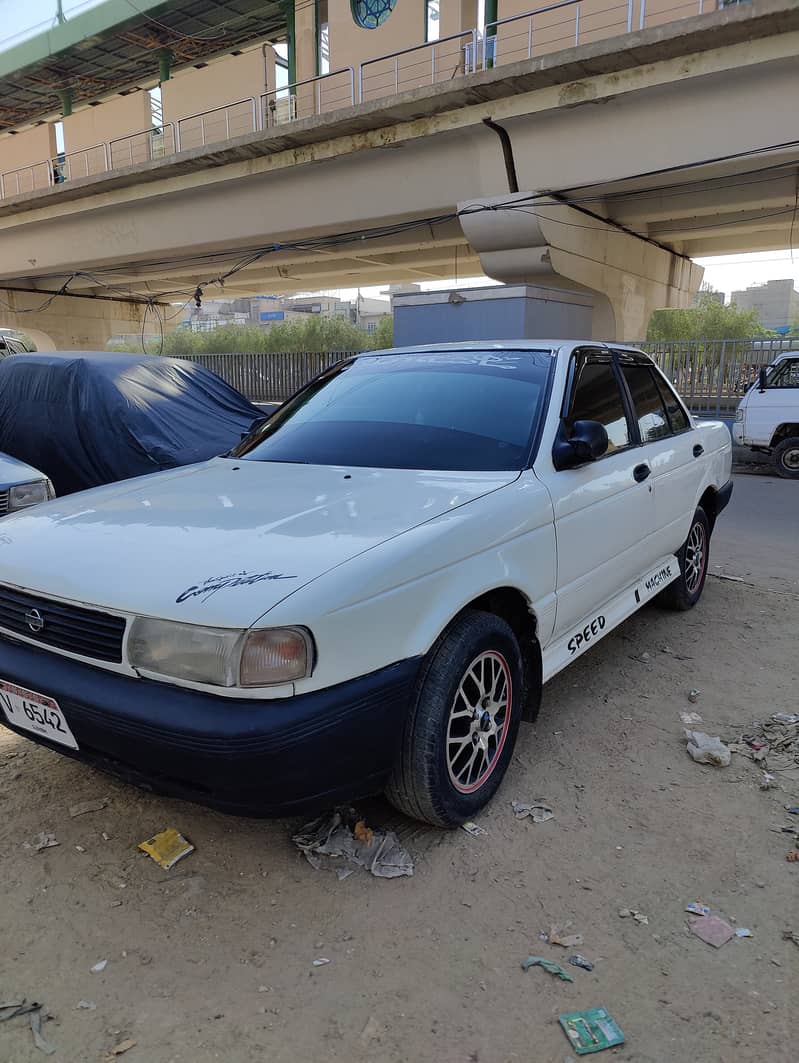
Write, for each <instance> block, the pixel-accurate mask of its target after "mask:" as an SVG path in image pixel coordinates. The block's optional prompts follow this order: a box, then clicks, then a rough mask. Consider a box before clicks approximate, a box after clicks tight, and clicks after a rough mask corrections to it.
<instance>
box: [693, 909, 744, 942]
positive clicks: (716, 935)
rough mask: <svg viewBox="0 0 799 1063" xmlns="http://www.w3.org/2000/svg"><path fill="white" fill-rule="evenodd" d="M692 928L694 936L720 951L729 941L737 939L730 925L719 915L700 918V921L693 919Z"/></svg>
mask: <svg viewBox="0 0 799 1063" xmlns="http://www.w3.org/2000/svg"><path fill="white" fill-rule="evenodd" d="M690 927H691V933H692V934H696V936H697V937H698V938H699V939H700V940H701V941H704V942H705V943H706V944H708V945H712V946H713V948H714V949H720V948H721V946H722V945H726V944H727V942H728V941H730V940H731V939H732V938H733V937H735V931H734V930H733V928H732V927H731V926H730V924H729V923H727V922H725V920H724V919H722V918H721V917H720V916H718V915H707V916H700V917H699V918H698V919H692V920H691V922H690Z"/></svg>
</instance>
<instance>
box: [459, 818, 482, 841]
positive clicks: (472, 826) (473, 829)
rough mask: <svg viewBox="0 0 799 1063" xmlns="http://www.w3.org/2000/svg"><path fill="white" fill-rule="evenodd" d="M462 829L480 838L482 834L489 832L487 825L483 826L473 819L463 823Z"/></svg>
mask: <svg viewBox="0 0 799 1063" xmlns="http://www.w3.org/2000/svg"><path fill="white" fill-rule="evenodd" d="M461 830H465V831H466V833H467V834H470V835H471V836H472V837H473V838H479V837H480V835H481V834H487V833H488V832H487V831H486V829H485V827H481V826H480V824H479V823H473V822H472V821H471V820H469V822H468V823H461Z"/></svg>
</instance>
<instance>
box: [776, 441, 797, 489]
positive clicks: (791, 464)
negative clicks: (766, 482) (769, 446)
mask: <svg viewBox="0 0 799 1063" xmlns="http://www.w3.org/2000/svg"><path fill="white" fill-rule="evenodd" d="M771 456H772V458H773V459H774V466H775V468H776V470H777V475H778V476H782V477H783V478H784V479H785V480H799V436H789V437H788V438H787V439H783V440H782V441H781V442H779V443H778V444H777V446H776V447H775V448H774V450H773V451H772V454H771Z"/></svg>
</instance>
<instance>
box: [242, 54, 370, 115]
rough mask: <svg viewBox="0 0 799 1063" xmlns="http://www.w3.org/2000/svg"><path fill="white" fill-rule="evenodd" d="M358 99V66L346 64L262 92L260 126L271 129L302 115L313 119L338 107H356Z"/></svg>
mask: <svg viewBox="0 0 799 1063" xmlns="http://www.w3.org/2000/svg"><path fill="white" fill-rule="evenodd" d="M356 102H357V100H356V90H355V69H354V67H351V66H345V67H342V68H341V69H340V70H331V71H330V73H328V74H320V75H319V76H318V77H315V78H306V79H305V81H295V82H294V83H293V84H292V85H283V86H281V87H280V88H276V89H270V91H269V92H264V93H262V95H261V98H260V119H261V129H271V128H272V127H273V126H278V125H285V123H286V122H294V121H297V120H298V119H300V118H314V117H315V116H316V115H319V114H324V113H325V112H326V111H335V110H336V109H337V108H338V107H354V106H355V104H356Z"/></svg>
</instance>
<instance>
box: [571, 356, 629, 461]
mask: <svg viewBox="0 0 799 1063" xmlns="http://www.w3.org/2000/svg"><path fill="white" fill-rule="evenodd" d="M575 421H599V423H600V424H601V425H603V426H604V428H605V431H606V432H607V433H608V449H607V453H608V454H612V453H613V451H614V450H622V449H623V448H624V447H627V446H629V445H630V433H629V430H628V427H627V415H626V413H625V410H624V402H623V400H622V397H621V390H620V388H619V382H618V380H617V379H616V374H615V373H614V372H613V367H612V366H611V364H610V360H609V359H608V360H607V361H605V360H603V359H599V358H593V357H588V358H583V359H580V360H579V361H578V363H577V368H576V370H575V374H574V383H573V385H572V393H571V399H570V401H569V410H568V413H567V414H566V430H567V433H568V432H571V429H572V427H573V425H574V422H575Z"/></svg>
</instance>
